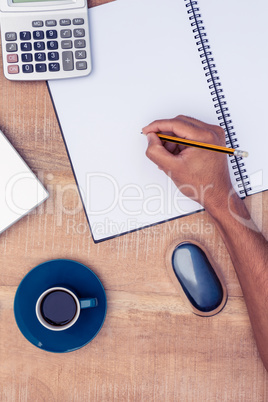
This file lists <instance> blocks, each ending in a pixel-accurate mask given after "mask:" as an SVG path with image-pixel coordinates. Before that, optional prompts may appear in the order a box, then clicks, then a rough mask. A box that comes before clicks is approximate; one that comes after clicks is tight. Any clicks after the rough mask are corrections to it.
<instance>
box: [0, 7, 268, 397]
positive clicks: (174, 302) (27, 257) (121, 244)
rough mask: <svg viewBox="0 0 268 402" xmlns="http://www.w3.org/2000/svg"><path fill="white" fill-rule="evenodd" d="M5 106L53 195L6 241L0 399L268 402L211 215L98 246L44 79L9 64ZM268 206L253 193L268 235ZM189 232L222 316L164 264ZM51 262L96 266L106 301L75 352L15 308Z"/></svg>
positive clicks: (2, 110) (10, 127) (4, 125)
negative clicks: (199, 311)
mask: <svg viewBox="0 0 268 402" xmlns="http://www.w3.org/2000/svg"><path fill="white" fill-rule="evenodd" d="M101 3H104V1H101V0H100V1H90V3H89V5H90V6H95V5H99V4H101ZM0 105H1V107H0V129H1V130H2V131H3V132H4V133H5V135H6V136H7V137H8V138H9V140H10V141H11V142H12V144H13V145H14V146H15V147H16V148H17V150H18V151H19V153H20V154H21V155H22V156H23V158H24V159H25V160H26V162H27V163H28V164H29V166H30V167H31V168H32V169H33V171H34V172H35V173H36V174H37V176H38V177H39V178H40V180H41V181H42V182H43V183H44V185H45V186H46V187H47V188H48V190H49V192H50V198H49V199H48V201H47V202H46V203H44V204H43V205H41V206H40V207H39V208H38V209H36V210H35V211H33V212H32V213H31V214H29V215H28V216H26V217H25V218H23V219H22V220H21V221H19V222H18V223H17V224H16V225H14V226H12V227H11V228H10V229H8V230H7V231H6V232H4V233H3V234H2V235H1V236H0V269H1V275H0V320H1V321H0V360H1V364H0V400H1V402H2V401H8V402H10V401H21V402H24V401H25V402H26V401H36V402H38V401H78V402H83V401H85V402H86V401H178V400H179V401H254V402H255V401H266V400H268V389H267V374H266V372H265V369H264V368H263V365H262V363H261V361H260V358H259V356H258V352H257V349H256V346H255V342H254V339H253V336H252V331H251V327H250V324H249V319H248V316H247V311H246V307H245V304H244V301H243V297H242V293H241V289H240V286H239V283H238V280H237V277H236V274H235V271H234V268H233V266H232V264H231V261H230V258H229V256H228V253H227V251H226V249H225V246H224V244H223V242H222V240H221V238H220V236H219V234H218V233H217V231H216V229H215V226H214V224H213V222H212V221H211V220H210V218H209V217H208V215H207V214H206V212H200V213H197V214H194V215H191V216H188V217H185V218H181V219H178V220H175V221H172V222H168V223H165V224H162V225H158V226H155V227H151V228H147V229H144V230H142V231H138V232H134V233H130V234H128V235H124V236H121V237H118V238H115V239H112V240H109V241H106V242H103V243H99V244H94V242H93V240H92V238H91V235H90V232H89V229H88V225H87V220H86V218H85V214H84V211H83V208H82V205H81V202H80V199H79V196H78V193H77V189H76V185H75V180H74V177H73V174H72V170H71V167H70V162H69V160H68V157H67V153H66V150H65V146H64V143H63V140H62V137H61V133H60V129H59V126H58V123H57V119H56V116H55V113H54V110H53V106H52V103H51V100H50V97H49V94H48V91H47V86H46V83H44V82H32V83H25V82H16V83H15V82H11V81H8V80H6V79H5V78H4V76H3V71H2V65H0ZM267 201H268V193H267V192H266V193H262V194H258V195H255V196H252V197H249V198H248V199H247V200H246V203H247V205H248V208H249V209H250V211H251V212H252V215H253V216H254V219H255V221H256V222H257V224H258V226H259V227H260V229H261V230H262V231H263V232H264V234H265V235H266V236H268V202H267ZM185 238H192V239H194V240H197V241H201V242H202V243H203V244H204V245H205V246H206V247H207V248H208V249H209V251H210V253H211V254H212V255H213V256H214V258H215V260H216V261H217V263H218V264H219V266H220V268H221V270H222V273H223V275H224V278H225V281H226V285H227V289H228V295H229V298H228V302H227V305H226V307H225V308H224V309H223V311H222V312H221V313H220V314H218V315H216V316H214V317H210V318H201V317H198V316H195V315H194V314H192V313H191V312H190V311H189V310H188V309H187V307H186V306H185V304H184V302H183V300H182V299H181V298H180V296H179V295H178V293H177V291H176V289H175V288H174V286H173V284H172V281H171V279H170V278H169V275H168V272H167V270H166V268H165V253H166V250H167V248H168V246H169V244H170V243H171V242H173V241H174V240H175V239H177V240H178V242H179V241H181V240H183V239H185ZM53 258H69V259H74V260H77V261H80V262H82V263H84V264H86V265H87V266H89V267H91V268H92V269H93V270H94V271H95V272H96V274H97V275H98V276H99V277H100V279H101V281H102V282H103V284H104V287H105V289H106V292H107V298H108V312H107V318H106V321H105V323H104V326H103V328H102V330H101V332H100V333H99V335H98V336H97V337H96V338H95V339H94V340H93V341H92V342H91V343H90V344H88V345H87V346H85V347H83V348H82V349H80V350H78V351H76V352H71V353H67V354H53V353H49V352H44V351H42V350H39V349H38V348H36V347H34V346H33V345H31V344H30V343H29V342H28V341H27V340H26V339H25V338H24V337H23V336H22V334H21V333H20V331H19V329H18V327H17V326H16V323H15V319H14V315H13V300H14V295H15V292H16V289H17V286H18V285H19V283H20V281H21V280H22V278H23V277H24V275H26V274H27V272H29V270H30V269H31V268H33V267H34V266H36V265H37V264H39V263H41V262H43V261H45V260H49V259H53Z"/></svg>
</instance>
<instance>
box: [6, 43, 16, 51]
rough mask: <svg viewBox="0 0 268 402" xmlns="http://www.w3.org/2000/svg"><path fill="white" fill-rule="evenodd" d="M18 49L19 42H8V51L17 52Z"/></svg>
mask: <svg viewBox="0 0 268 402" xmlns="http://www.w3.org/2000/svg"><path fill="white" fill-rule="evenodd" d="M17 50H18V45H17V43H7V44H6V51H7V52H16V51H17Z"/></svg>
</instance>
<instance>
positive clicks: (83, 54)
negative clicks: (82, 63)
mask: <svg viewBox="0 0 268 402" xmlns="http://www.w3.org/2000/svg"><path fill="white" fill-rule="evenodd" d="M86 57H87V52H86V51H85V50H76V52H75V58H76V59H85V58H86Z"/></svg>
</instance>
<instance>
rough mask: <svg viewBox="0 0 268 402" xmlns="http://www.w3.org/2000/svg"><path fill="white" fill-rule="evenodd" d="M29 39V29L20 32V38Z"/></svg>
mask: <svg viewBox="0 0 268 402" xmlns="http://www.w3.org/2000/svg"><path fill="white" fill-rule="evenodd" d="M30 39H31V32H29V31H22V32H20V40H30Z"/></svg>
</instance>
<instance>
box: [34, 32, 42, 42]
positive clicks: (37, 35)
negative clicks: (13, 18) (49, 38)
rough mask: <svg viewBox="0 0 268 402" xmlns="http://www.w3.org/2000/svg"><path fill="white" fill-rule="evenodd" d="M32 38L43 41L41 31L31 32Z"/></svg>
mask: <svg viewBox="0 0 268 402" xmlns="http://www.w3.org/2000/svg"><path fill="white" fill-rule="evenodd" d="M33 38H34V39H35V40H40V39H44V32H43V31H33Z"/></svg>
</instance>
